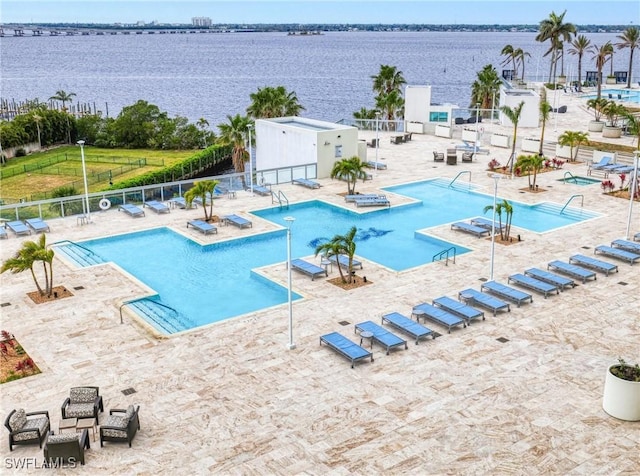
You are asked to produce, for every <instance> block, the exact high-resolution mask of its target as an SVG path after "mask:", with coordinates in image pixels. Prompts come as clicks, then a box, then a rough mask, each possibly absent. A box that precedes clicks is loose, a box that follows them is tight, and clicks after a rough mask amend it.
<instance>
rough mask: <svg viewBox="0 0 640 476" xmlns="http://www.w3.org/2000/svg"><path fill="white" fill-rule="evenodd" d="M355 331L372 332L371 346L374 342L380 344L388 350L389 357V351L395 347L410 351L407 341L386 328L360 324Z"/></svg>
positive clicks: (365, 322) (370, 323)
mask: <svg viewBox="0 0 640 476" xmlns="http://www.w3.org/2000/svg"><path fill="white" fill-rule="evenodd" d="M412 322H413V321H412ZM355 329H356V330H357V331H360V332H371V334H373V336H372V337H371V346H373V343H374V342H375V343H377V344H380V345H381V346H382V347H384V348H385V349H386V350H387V355H389V351H390V350H391V349H393V348H394V347H398V346H402V345H404V348H405V349H408V347H407V341H406V340H404V339H401V338H400V337H398V336H397V335H395V334H392V333H391V332H389V331H388V330H386V329H385V328H384V327H382V326H379V325H378V324H376V323H375V322H372V321H364V322H361V323H360V324H356V326H355ZM360 344H362V341H360Z"/></svg>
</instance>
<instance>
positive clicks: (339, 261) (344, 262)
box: [329, 255, 362, 269]
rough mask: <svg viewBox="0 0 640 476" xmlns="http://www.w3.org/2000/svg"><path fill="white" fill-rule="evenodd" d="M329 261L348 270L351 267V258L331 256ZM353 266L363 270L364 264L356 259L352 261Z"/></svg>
mask: <svg viewBox="0 0 640 476" xmlns="http://www.w3.org/2000/svg"><path fill="white" fill-rule="evenodd" d="M329 261H331V262H332V263H333V264H338V265H340V266H342V267H343V268H348V267H349V257H348V256H345V255H330V256H329ZM351 266H352V267H353V268H360V269H362V262H361V261H358V260H357V259H355V258H354V259H353V260H352V261H351Z"/></svg>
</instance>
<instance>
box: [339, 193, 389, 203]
mask: <svg viewBox="0 0 640 476" xmlns="http://www.w3.org/2000/svg"><path fill="white" fill-rule="evenodd" d="M380 197H384V195H380V194H379V193H357V194H355V195H345V196H344V201H345V202H355V201H356V200H363V199H374V198H380Z"/></svg>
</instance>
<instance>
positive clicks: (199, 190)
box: [184, 180, 220, 221]
mask: <svg viewBox="0 0 640 476" xmlns="http://www.w3.org/2000/svg"><path fill="white" fill-rule="evenodd" d="M219 183H220V182H219V181H218V180H202V181H200V182H194V184H193V187H191V188H190V189H189V190H187V191H186V192H185V193H184V199H185V201H186V202H187V206H188V207H190V206H191V204H192V203H193V201H194V200H195V199H196V198H200V200H202V208H203V209H204V221H209V220H211V218H212V217H213V194H214V192H215V189H216V187H217V185H218V184H219ZM207 204H208V205H209V210H208V211H207Z"/></svg>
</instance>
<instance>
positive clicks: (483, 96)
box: [469, 64, 502, 109]
mask: <svg viewBox="0 0 640 476" xmlns="http://www.w3.org/2000/svg"><path fill="white" fill-rule="evenodd" d="M501 84H502V81H501V80H500V77H499V76H498V72H497V71H496V69H495V68H494V67H493V66H492V65H490V64H488V65H485V66H484V67H483V68H482V70H480V71H479V72H478V73H477V78H476V80H475V81H474V82H473V84H472V85H471V104H469V107H475V106H476V104H480V109H492V108H493V98H494V97H496V98H497V97H498V93H499V91H500V85H501Z"/></svg>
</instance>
